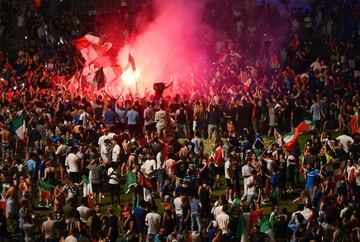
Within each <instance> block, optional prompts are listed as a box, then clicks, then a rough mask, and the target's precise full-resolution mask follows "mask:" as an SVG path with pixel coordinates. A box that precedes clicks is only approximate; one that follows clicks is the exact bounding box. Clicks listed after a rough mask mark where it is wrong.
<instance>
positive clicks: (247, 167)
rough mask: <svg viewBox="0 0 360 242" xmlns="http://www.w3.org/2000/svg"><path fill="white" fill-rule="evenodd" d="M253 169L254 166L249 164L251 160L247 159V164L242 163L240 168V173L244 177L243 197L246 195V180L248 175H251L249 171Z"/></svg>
mask: <svg viewBox="0 0 360 242" xmlns="http://www.w3.org/2000/svg"><path fill="white" fill-rule="evenodd" d="M252 170H254V168H252V166H251V160H250V159H249V160H248V161H247V164H246V165H244V166H243V167H242V168H241V173H242V176H243V177H244V196H243V199H244V198H245V197H246V194H247V190H248V186H247V184H248V182H247V179H248V178H249V177H251V171H252Z"/></svg>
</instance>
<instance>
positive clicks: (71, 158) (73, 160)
mask: <svg viewBox="0 0 360 242" xmlns="http://www.w3.org/2000/svg"><path fill="white" fill-rule="evenodd" d="M78 159H79V158H78V157H77V156H76V155H75V154H74V153H70V154H69V155H68V156H67V157H66V160H65V166H66V167H69V168H68V172H79V167H78V164H77V161H78Z"/></svg>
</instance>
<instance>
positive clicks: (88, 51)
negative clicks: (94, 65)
mask: <svg viewBox="0 0 360 242" xmlns="http://www.w3.org/2000/svg"><path fill="white" fill-rule="evenodd" d="M74 45H75V47H76V48H77V49H78V50H79V51H80V53H81V55H82V56H83V57H84V59H85V61H86V63H87V64H89V63H91V62H94V61H95V60H97V59H98V58H100V57H102V56H103V55H104V54H105V53H106V52H107V51H108V50H109V49H110V48H111V47H112V44H111V43H110V42H105V41H104V40H103V39H101V38H99V37H96V36H93V35H90V34H87V35H85V36H83V37H81V38H79V39H77V40H75V41H74Z"/></svg>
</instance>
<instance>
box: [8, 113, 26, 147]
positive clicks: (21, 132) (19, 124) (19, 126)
mask: <svg viewBox="0 0 360 242" xmlns="http://www.w3.org/2000/svg"><path fill="white" fill-rule="evenodd" d="M11 124H12V127H13V129H14V131H15V133H16V135H17V136H18V137H19V138H20V140H22V141H23V142H25V139H26V123H25V115H24V114H23V113H22V112H21V113H20V114H19V115H17V116H16V117H15V118H14V119H13V120H12V122H11Z"/></svg>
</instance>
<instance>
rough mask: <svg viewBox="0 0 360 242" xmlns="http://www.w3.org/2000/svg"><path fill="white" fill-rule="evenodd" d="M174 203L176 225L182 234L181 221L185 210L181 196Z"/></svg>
mask: <svg viewBox="0 0 360 242" xmlns="http://www.w3.org/2000/svg"><path fill="white" fill-rule="evenodd" d="M173 203H174V206H175V215H176V224H177V227H178V228H179V232H181V231H182V224H181V219H182V216H183V209H182V205H183V202H182V199H181V196H177V197H176V198H175V199H174V202H173Z"/></svg>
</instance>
